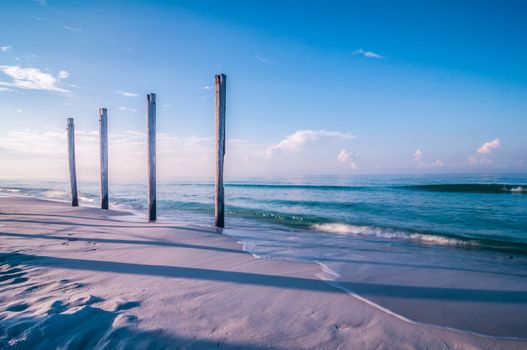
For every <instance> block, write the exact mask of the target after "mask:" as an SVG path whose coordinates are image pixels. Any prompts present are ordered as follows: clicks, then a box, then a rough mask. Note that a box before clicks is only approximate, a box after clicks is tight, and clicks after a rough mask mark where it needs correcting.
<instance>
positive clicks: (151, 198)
mask: <svg viewBox="0 0 527 350" xmlns="http://www.w3.org/2000/svg"><path fill="white" fill-rule="evenodd" d="M146 109H147V112H146V130H147V138H148V142H147V147H148V220H149V221H155V220H156V218H157V213H156V94H152V93H151V94H148V95H146Z"/></svg>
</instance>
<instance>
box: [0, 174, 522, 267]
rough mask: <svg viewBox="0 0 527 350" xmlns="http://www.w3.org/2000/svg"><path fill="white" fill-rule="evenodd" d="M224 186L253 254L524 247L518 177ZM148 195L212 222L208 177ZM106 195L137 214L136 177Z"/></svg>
mask: <svg viewBox="0 0 527 350" xmlns="http://www.w3.org/2000/svg"><path fill="white" fill-rule="evenodd" d="M79 191H80V202H81V205H87V206H97V205H98V201H99V199H98V198H99V188H98V184H96V183H81V184H79ZM225 193H226V199H225V203H226V229H225V233H227V234H232V235H234V236H238V235H239V234H237V232H239V231H246V230H250V231H255V233H254V235H255V237H254V239H256V238H258V240H259V241H262V242H265V244H264V243H262V245H261V246H259V245H258V244H257V243H255V242H254V241H253V240H248V241H247V242H244V243H248V244H249V243H250V247H251V249H254V250H255V253H256V254H262V255H269V254H270V255H272V252H271V251H270V250H271V249H269V248H265V247H269V246H270V245H271V246H275V245H276V248H277V249H280V248H282V247H285V246H288V245H289V242H290V241H291V240H293V241H295V242H296V241H298V242H300V243H301V242H302V241H303V240H304V239H306V240H308V239H307V237H309V240H311V239H315V241H316V239H317V237H318V238H320V237H325V238H324V239H328V237H334V238H335V239H337V240H338V241H339V242H340V241H341V240H342V239H346V238H345V237H348V238H349V239H357V238H359V239H360V238H365V239H366V238H367V239H376V240H379V241H380V242H381V241H382V242H385V243H386V242H388V243H389V242H401V241H406V242H414V243H420V244H426V245H438V246H452V247H457V248H471V249H477V248H481V249H493V250H499V251H505V252H506V251H511V252H517V253H527V175H398V176H318V177H301V178H289V179H266V178H261V179H257V178H252V179H236V180H231V181H227V182H226V186H225ZM0 194H4V195H25V196H31V197H37V198H45V199H53V200H61V201H67V200H68V199H69V183H68V182H42V181H40V182H33V181H30V182H21V181H0ZM157 196H158V201H157V205H158V216H159V220H160V221H167V222H177V223H180V224H192V225H204V226H212V224H213V215H214V204H213V201H214V183H213V182H212V181H195V180H194V181H193V180H178V181H165V182H160V183H158V193H157ZM110 202H111V204H112V206H113V208H116V209H125V210H131V211H133V212H134V213H135V214H137V216H138V217H140V218H142V217H143V216H144V215H145V212H146V184H111V186H110ZM144 217H146V216H144ZM271 231H276V233H273V234H272V235H271V236H272V239H271V237H268V235H269V232H271ZM245 236H246V235H243V237H240V238H245ZM251 236H252V235H251ZM321 250H322V249H321ZM313 255H314V256H313V257H312V258H313V259H318V258H319V257H321V256H324V252H322V251H321V252H320V253H317V252H314V254H313ZM303 258H307V259H308V260H311V258H309V257H304V256H303V257H302V259H303Z"/></svg>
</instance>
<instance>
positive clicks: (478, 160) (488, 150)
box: [467, 139, 501, 166]
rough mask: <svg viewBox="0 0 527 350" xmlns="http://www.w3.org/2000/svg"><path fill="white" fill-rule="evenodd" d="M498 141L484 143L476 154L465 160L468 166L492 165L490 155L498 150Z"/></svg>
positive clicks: (499, 144)
mask: <svg viewBox="0 0 527 350" xmlns="http://www.w3.org/2000/svg"><path fill="white" fill-rule="evenodd" d="M500 146H501V143H500V139H494V140H492V141H488V142H485V143H484V144H482V145H481V146H480V147H479V148H478V149H477V150H476V153H474V154H472V155H470V156H469V157H468V158H467V162H468V164H470V165H483V166H489V165H491V164H492V163H493V160H492V159H491V158H490V155H491V154H492V153H493V152H494V151H495V150H497V149H498V148H500Z"/></svg>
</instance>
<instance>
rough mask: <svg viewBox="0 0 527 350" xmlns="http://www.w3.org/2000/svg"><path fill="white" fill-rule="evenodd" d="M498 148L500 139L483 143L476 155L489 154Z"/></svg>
mask: <svg viewBox="0 0 527 350" xmlns="http://www.w3.org/2000/svg"><path fill="white" fill-rule="evenodd" d="M499 147H500V139H495V140H492V141H489V142H485V143H484V144H483V145H481V147H480V148H478V150H477V151H476V153H477V154H490V153H492V151H493V150H495V149H497V148H499Z"/></svg>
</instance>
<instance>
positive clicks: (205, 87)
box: [203, 85, 212, 90]
mask: <svg viewBox="0 0 527 350" xmlns="http://www.w3.org/2000/svg"><path fill="white" fill-rule="evenodd" d="M203 90H212V86H210V85H205V86H204V87H203Z"/></svg>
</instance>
